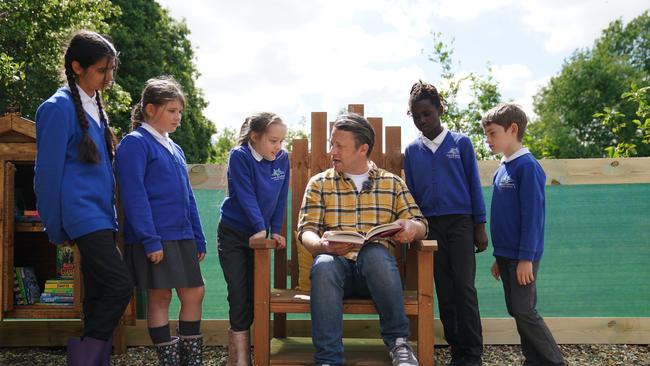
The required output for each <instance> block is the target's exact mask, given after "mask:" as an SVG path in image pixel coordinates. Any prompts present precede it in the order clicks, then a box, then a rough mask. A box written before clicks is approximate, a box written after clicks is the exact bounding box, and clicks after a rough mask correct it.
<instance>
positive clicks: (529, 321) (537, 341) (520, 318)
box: [496, 257, 565, 366]
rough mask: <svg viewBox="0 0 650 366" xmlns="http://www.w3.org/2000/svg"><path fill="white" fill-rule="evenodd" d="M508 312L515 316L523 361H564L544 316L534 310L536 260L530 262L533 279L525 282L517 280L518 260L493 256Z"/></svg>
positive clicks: (542, 363) (554, 363) (550, 362)
mask: <svg viewBox="0 0 650 366" xmlns="http://www.w3.org/2000/svg"><path fill="white" fill-rule="evenodd" d="M496 260H497V265H498V266H499V273H500V275H501V283H502V284H503V292H504V294H505V297H506V306H507V307H508V314H510V315H511V316H512V317H513V318H515V322H516V323H517V331H518V332H519V336H520V337H521V351H522V353H523V354H524V357H525V358H526V361H525V363H524V365H527V366H533V365H535V366H537V365H539V366H542V365H544V366H546V365H565V363H564V358H563V357H562V353H561V352H560V348H559V347H558V346H557V343H555V339H554V338H553V335H552V334H551V331H550V330H549V329H548V327H547V326H546V323H544V319H542V317H541V316H540V315H539V314H538V313H537V310H536V309H535V307H536V306H537V270H538V269H539V262H533V275H534V276H535V281H534V282H533V283H531V284H528V285H526V286H521V285H519V283H518V282H517V264H519V260H517V259H509V258H504V257H496Z"/></svg>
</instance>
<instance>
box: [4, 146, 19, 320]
mask: <svg viewBox="0 0 650 366" xmlns="http://www.w3.org/2000/svg"><path fill="white" fill-rule="evenodd" d="M0 146H2V145H0ZM2 165H3V166H2V180H3V187H2V188H3V190H2V192H0V195H2V197H3V198H2V200H3V202H2V212H1V213H0V215H1V216H2V217H3V225H2V242H1V243H2V247H3V248H2V252H3V256H2V262H1V264H2V313H3V316H9V317H10V316H11V315H10V312H11V311H13V308H14V291H13V289H14V286H13V284H14V192H15V177H16V166H15V165H14V164H12V163H10V162H3V164H2ZM1 318H2V316H0V319H1Z"/></svg>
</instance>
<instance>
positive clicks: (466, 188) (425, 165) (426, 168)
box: [404, 131, 485, 224]
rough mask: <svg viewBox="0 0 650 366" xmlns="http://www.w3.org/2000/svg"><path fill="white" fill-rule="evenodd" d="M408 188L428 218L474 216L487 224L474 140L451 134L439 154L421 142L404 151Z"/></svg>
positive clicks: (475, 220)
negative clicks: (473, 145)
mask: <svg viewBox="0 0 650 366" xmlns="http://www.w3.org/2000/svg"><path fill="white" fill-rule="evenodd" d="M404 175H405V176H406V184H407V186H408V188H409V190H410V191H411V194H412V195H413V198H415V202H417V204H418V206H420V210H421V211H422V214H423V215H424V216H426V217H432V216H444V215H454V214H459V215H471V216H472V218H473V221H474V223H475V224H476V223H482V222H485V203H484V202H483V191H482V190H481V180H480V176H479V173H478V164H477V162H476V154H475V153H474V148H473V147H472V142H471V141H470V139H469V138H468V137H467V136H465V135H463V134H460V133H456V132H452V131H449V132H448V133H447V136H445V138H444V140H443V141H442V143H441V144H440V147H438V149H437V150H436V152H435V153H434V152H432V151H431V149H429V148H428V147H427V146H426V145H425V144H424V143H423V142H422V140H421V139H419V138H418V139H416V140H415V141H413V142H411V143H410V144H409V145H408V146H407V147H406V150H405V151H404Z"/></svg>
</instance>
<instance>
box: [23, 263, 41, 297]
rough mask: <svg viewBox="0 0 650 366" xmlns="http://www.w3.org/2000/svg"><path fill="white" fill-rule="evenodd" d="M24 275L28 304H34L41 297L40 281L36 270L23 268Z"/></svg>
mask: <svg viewBox="0 0 650 366" xmlns="http://www.w3.org/2000/svg"><path fill="white" fill-rule="evenodd" d="M22 274H23V286H24V287H25V294H26V299H27V303H29V304H34V303H36V302H38V299H39V297H40V296H41V289H40V288H39V287H38V280H37V279H36V273H35V272H34V268H32V267H22Z"/></svg>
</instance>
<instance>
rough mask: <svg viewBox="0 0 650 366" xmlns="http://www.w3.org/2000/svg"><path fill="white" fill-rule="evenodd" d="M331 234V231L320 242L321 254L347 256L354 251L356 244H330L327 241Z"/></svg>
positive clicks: (324, 234) (325, 233)
mask: <svg viewBox="0 0 650 366" xmlns="http://www.w3.org/2000/svg"><path fill="white" fill-rule="evenodd" d="M331 233H332V232H331V231H326V232H324V233H323V236H322V237H321V238H320V240H319V241H318V244H319V249H320V250H319V252H320V253H329V254H334V255H345V254H347V253H348V252H350V251H351V250H352V249H354V244H352V243H341V242H330V241H329V240H327V237H328V236H330V234H331Z"/></svg>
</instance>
